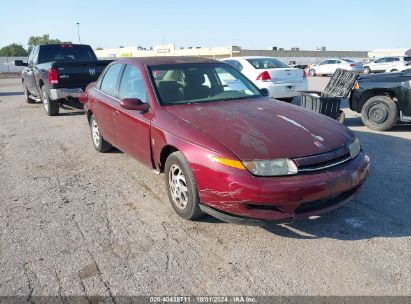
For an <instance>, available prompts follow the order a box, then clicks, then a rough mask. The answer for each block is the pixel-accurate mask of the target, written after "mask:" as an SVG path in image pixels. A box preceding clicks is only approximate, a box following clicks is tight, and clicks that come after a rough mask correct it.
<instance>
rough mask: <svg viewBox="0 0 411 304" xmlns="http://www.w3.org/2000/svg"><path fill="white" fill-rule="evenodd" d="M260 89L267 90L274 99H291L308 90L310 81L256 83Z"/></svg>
mask: <svg viewBox="0 0 411 304" xmlns="http://www.w3.org/2000/svg"><path fill="white" fill-rule="evenodd" d="M256 84H257V86H258V87H259V88H260V89H263V88H265V89H267V90H268V92H270V97H272V98H291V97H296V96H300V92H301V91H307V90H308V80H307V79H304V80H303V81H301V82H290V83H273V82H271V81H267V82H266V81H261V82H257V83H256Z"/></svg>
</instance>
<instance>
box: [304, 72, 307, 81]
mask: <svg viewBox="0 0 411 304" xmlns="http://www.w3.org/2000/svg"><path fill="white" fill-rule="evenodd" d="M303 78H304V79H306V78H307V71H306V70H303Z"/></svg>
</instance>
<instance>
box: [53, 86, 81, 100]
mask: <svg viewBox="0 0 411 304" xmlns="http://www.w3.org/2000/svg"><path fill="white" fill-rule="evenodd" d="M81 93H83V89H81V88H60V89H50V92H49V97H50V99H51V100H58V99H68V98H79V97H80V95H81Z"/></svg>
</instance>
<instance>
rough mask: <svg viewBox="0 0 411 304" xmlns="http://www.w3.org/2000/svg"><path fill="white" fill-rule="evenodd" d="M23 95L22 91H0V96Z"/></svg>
mask: <svg viewBox="0 0 411 304" xmlns="http://www.w3.org/2000/svg"><path fill="white" fill-rule="evenodd" d="M21 95H24V93H23V92H0V97H4V96H21Z"/></svg>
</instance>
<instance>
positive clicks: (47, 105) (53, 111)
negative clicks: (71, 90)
mask: <svg viewBox="0 0 411 304" xmlns="http://www.w3.org/2000/svg"><path fill="white" fill-rule="evenodd" d="M41 93H42V98H41V99H42V101H43V105H44V109H45V110H46V113H47V115H48V116H57V115H59V111H60V104H59V101H58V100H51V99H50V97H49V94H48V93H47V90H46V88H45V86H42V87H41Z"/></svg>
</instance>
